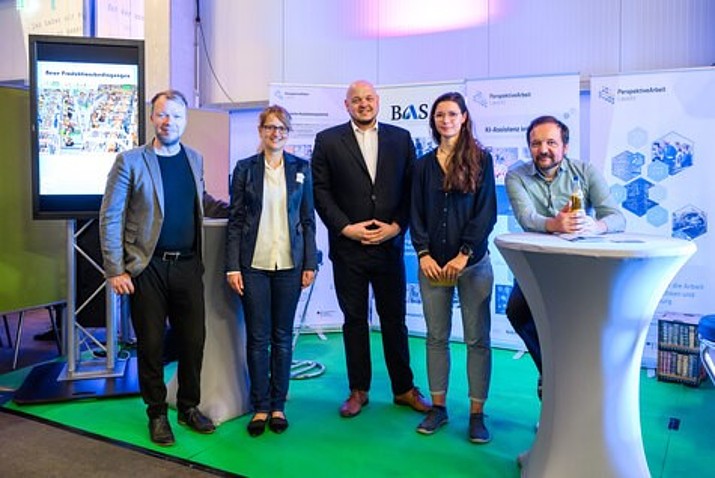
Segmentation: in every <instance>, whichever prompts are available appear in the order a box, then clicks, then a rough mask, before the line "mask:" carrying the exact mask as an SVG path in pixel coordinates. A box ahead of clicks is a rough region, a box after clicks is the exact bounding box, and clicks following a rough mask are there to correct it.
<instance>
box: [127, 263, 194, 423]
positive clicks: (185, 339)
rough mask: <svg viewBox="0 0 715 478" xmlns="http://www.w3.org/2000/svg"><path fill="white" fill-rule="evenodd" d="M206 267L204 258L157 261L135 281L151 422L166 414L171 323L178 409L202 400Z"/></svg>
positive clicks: (142, 377) (143, 385)
mask: <svg viewBox="0 0 715 478" xmlns="http://www.w3.org/2000/svg"><path fill="white" fill-rule="evenodd" d="M202 275H203V265H202V264H201V260H200V259H199V256H198V255H194V256H192V257H191V258H187V259H180V260H177V261H173V262H167V261H163V260H162V259H160V258H157V257H154V258H152V259H151V261H150V262H149V265H148V266H147V267H146V269H144V270H143V271H142V272H141V274H139V275H138V276H137V277H135V278H134V279H133V281H134V294H133V295H132V296H131V299H130V309H131V314H132V325H133V326H134V332H135V334H136V337H137V362H138V368H139V388H140V391H141V395H142V399H143V400H144V403H146V405H147V415H148V416H149V418H156V417H157V416H159V415H163V414H166V411H167V404H166V385H165V383H164V364H163V352H164V350H163V349H164V331H165V328H166V320H167V318H168V319H169V323H170V324H171V328H172V330H173V332H174V334H175V337H176V344H177V349H178V350H177V351H178V372H177V374H178V375H177V377H178V384H179V387H178V391H177V401H176V403H177V408H178V409H179V410H186V409H188V408H190V407H195V406H197V405H198V404H199V402H200V401H201V363H202V361H203V353H204V341H205V337H206V326H205V315H204V284H203V279H202Z"/></svg>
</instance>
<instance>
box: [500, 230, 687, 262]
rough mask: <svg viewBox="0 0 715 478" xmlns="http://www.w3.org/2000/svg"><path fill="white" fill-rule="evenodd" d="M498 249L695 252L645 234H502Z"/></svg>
mask: <svg viewBox="0 0 715 478" xmlns="http://www.w3.org/2000/svg"><path fill="white" fill-rule="evenodd" d="M494 243H495V244H496V246H497V247H498V248H499V249H500V250H501V249H508V250H518V251H529V252H543V253H557V254H570V255H579V256H593V257H620V258H623V257H679V256H689V255H692V254H694V253H695V251H696V250H697V246H696V245H695V243H694V242H691V241H686V240H684V239H676V238H673V237H663V236H654V235H647V234H629V233H628V234H627V233H619V234H603V235H599V236H574V235H568V234H545V233H538V232H522V233H510V234H501V235H499V236H497V237H496V239H495V240H494Z"/></svg>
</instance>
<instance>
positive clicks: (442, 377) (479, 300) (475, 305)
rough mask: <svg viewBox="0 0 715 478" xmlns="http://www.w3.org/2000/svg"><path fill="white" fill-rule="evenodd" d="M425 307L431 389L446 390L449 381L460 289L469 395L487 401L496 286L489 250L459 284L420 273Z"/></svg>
mask: <svg viewBox="0 0 715 478" xmlns="http://www.w3.org/2000/svg"><path fill="white" fill-rule="evenodd" d="M419 282H420V292H421V294H422V309H423V311H424V316H425V320H426V322H427V377H428V380H429V388H430V393H431V394H434V395H441V394H446V393H447V388H448V385H449V370H450V351H449V337H450V333H451V331H452V309H453V298H454V289H455V288H456V289H457V294H458V296H459V305H460V308H461V313H462V314H461V315H462V328H463V331H464V342H465V344H466V346H467V379H468V381H469V398H470V400H475V401H479V402H484V401H485V400H486V399H487V396H488V394H489V382H490V380H491V371H492V349H491V342H490V338H489V333H490V330H491V311H490V308H489V302H490V300H491V295H492V288H493V286H494V273H493V271H492V264H491V260H490V259H489V254H488V253H487V254H485V255H484V257H483V258H482V259H481V260H479V262H477V263H476V264H474V265H471V266H469V267H466V268H465V269H464V270H463V271H462V274H460V276H459V278H458V280H457V284H456V286H446V287H445V286H433V285H431V284H430V282H429V280H428V279H427V278H426V277H425V276H424V274H422V271H420V273H419Z"/></svg>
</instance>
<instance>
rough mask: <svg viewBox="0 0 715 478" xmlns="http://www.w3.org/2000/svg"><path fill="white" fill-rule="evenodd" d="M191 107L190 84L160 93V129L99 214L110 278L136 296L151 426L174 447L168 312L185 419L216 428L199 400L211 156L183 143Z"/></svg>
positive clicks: (120, 159)
mask: <svg viewBox="0 0 715 478" xmlns="http://www.w3.org/2000/svg"><path fill="white" fill-rule="evenodd" d="M186 114H187V102H186V98H185V97H184V96H183V95H182V94H181V93H180V92H178V91H174V90H167V91H163V92H160V93H158V94H156V95H155V96H154V98H153V99H152V100H151V123H152V125H153V126H154V132H155V137H154V139H153V140H152V141H151V142H150V143H148V144H146V145H144V146H142V147H139V148H136V149H132V150H130V151H126V152H124V153H121V154H119V155H118V156H117V159H116V161H115V163H114V165H113V166H112V169H111V170H110V172H109V176H108V178H107V186H106V190H105V193H104V198H103V200H102V207H101V209H100V217H99V221H100V242H101V248H102V256H103V259H104V269H105V275H106V277H107V282H108V284H109V286H110V287H112V289H113V290H114V292H116V293H117V294H129V297H130V300H129V302H130V310H131V316H132V325H133V326H134V331H135V333H136V337H137V360H138V368H139V387H140V390H141V395H142V398H143V400H144V402H145V403H146V405H147V415H148V416H149V434H150V437H151V440H152V441H153V442H154V443H156V444H158V445H164V446H166V445H171V444H173V443H174V434H173V432H172V430H171V426H170V425H169V422H168V420H167V403H166V386H165V384H164V368H163V361H162V354H163V340H164V332H165V325H166V319H167V317H168V319H169V322H170V324H171V328H172V330H173V331H174V333H175V335H176V339H177V345H178V361H179V365H178V382H179V388H178V393H177V409H178V421H179V423H180V424H183V425H187V426H188V427H190V428H191V429H193V430H195V431H197V432H200V433H211V432H213V431H214V425H213V423H211V420H210V419H208V418H207V417H206V416H204V415H203V414H202V413H201V412H200V411H199V410H198V408H197V406H198V404H199V402H200V398H201V397H200V381H201V378H200V377H201V363H202V360H203V350H204V338H205V322H204V286H203V279H202V274H203V265H202V263H201V255H200V254H201V230H202V229H201V225H202V220H203V215H204V200H205V194H204V180H203V158H202V157H201V155H200V154H199V153H198V152H196V151H194V150H193V149H191V148H188V147H186V146H184V145H182V144H181V142H180V140H181V135H182V134H183V133H184V130H185V128H186Z"/></svg>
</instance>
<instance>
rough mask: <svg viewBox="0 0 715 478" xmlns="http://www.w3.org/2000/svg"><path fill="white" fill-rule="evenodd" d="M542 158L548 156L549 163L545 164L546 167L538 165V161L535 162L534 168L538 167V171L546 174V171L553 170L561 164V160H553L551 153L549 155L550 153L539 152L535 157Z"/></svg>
mask: <svg viewBox="0 0 715 478" xmlns="http://www.w3.org/2000/svg"><path fill="white" fill-rule="evenodd" d="M543 158H548V159H550V160H551V164H549V165H548V166H546V167H543V166H539V164H538V163H537V164H536V169H538V170H539V171H541V172H542V173H543V174H546V173H549V172H551V171H553V170H554V169H556V168H558V167H559V165H560V164H561V161H555V159H554V156H553V155H550V154H540V155H539V157H538V158H537V159H539V160H540V159H543Z"/></svg>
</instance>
